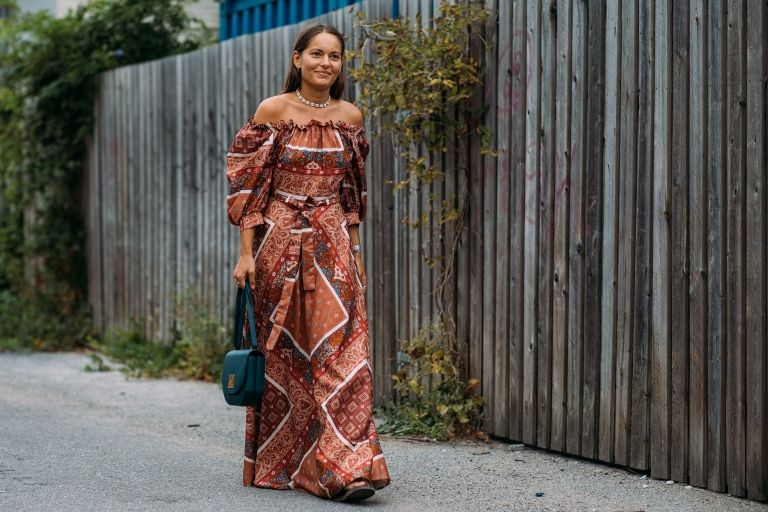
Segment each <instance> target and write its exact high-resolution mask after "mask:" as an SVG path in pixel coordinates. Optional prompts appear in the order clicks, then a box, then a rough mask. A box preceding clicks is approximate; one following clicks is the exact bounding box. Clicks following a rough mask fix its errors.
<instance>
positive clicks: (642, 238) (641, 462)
mask: <svg viewBox="0 0 768 512" xmlns="http://www.w3.org/2000/svg"><path fill="white" fill-rule="evenodd" d="M651 7H652V6H651V4H650V3H649V2H639V4H638V34H639V37H640V41H639V44H638V51H639V55H638V76H637V80H638V85H639V87H638V94H639V97H638V117H637V127H638V131H637V170H636V173H637V180H636V182H637V185H636V190H635V227H634V232H635V234H634V238H635V254H634V258H635V272H634V283H633V304H634V322H633V326H632V327H633V331H632V338H633V339H632V342H633V346H632V382H631V400H632V404H631V414H630V432H631V437H630V446H629V465H630V466H632V467H633V468H636V469H641V470H647V469H648V464H649V440H650V439H649V438H650V434H649V432H648V422H649V416H648V415H649V408H650V401H649V398H650V394H651V384H650V366H649V364H648V354H649V341H650V331H651V330H650V322H651V316H650V297H651V194H652V185H651V183H652V182H651V177H652V176H653V168H652V166H653V123H652V120H653V95H652V93H653V83H652V78H653V28H654V27H653V12H652V10H651Z"/></svg>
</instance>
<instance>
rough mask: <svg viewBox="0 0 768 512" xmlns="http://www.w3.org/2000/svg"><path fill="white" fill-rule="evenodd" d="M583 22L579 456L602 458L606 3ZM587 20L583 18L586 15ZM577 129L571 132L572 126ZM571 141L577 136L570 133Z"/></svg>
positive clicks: (594, 1)
mask: <svg viewBox="0 0 768 512" xmlns="http://www.w3.org/2000/svg"><path fill="white" fill-rule="evenodd" d="M586 16H587V18H588V20H585V21H583V23H586V24H587V25H588V26H587V29H586V30H587V36H586V37H587V41H586V49H585V54H586V67H587V71H586V73H585V75H584V79H585V80H586V84H585V85H586V91H587V92H586V94H587V97H586V112H585V113H584V118H585V124H586V126H585V127H584V129H583V131H582V133H583V136H582V137H581V141H582V143H581V144H580V146H581V147H582V148H583V149H582V153H583V154H584V156H585V161H584V171H583V172H584V188H585V191H584V194H585V215H584V233H583V236H584V238H585V243H584V253H585V270H584V272H585V273H584V320H583V326H584V327H583V328H584V335H583V336H584V356H583V368H584V373H583V386H582V387H583V395H582V411H583V412H582V428H581V431H582V440H581V455H582V456H584V457H590V458H597V457H598V448H599V443H598V424H599V423H598V422H599V417H600V414H599V413H600V401H601V394H600V374H601V361H600V344H601V324H602V317H601V314H602V284H601V283H602V268H601V267H602V265H601V259H600V256H601V247H602V243H603V240H602V223H603V220H602V207H603V189H602V179H601V178H602V172H603V144H604V142H603V135H604V131H603V130H604V119H605V113H604V111H603V97H604V95H605V87H606V85H605V76H604V74H603V73H604V71H603V67H604V61H605V4H604V3H603V2H601V1H599V0H591V1H590V2H589V3H588V4H587V9H586ZM582 20H583V17H582ZM572 133H573V130H572ZM571 138H572V140H575V139H573V135H571Z"/></svg>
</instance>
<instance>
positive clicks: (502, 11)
mask: <svg viewBox="0 0 768 512" xmlns="http://www.w3.org/2000/svg"><path fill="white" fill-rule="evenodd" d="M511 8H512V6H511V5H510V4H509V3H508V2H499V4H498V13H497V15H498V20H497V21H498V32H497V35H496V44H495V48H496V49H497V54H496V55H495V56H493V57H492V58H493V59H494V60H495V61H496V62H498V68H497V71H496V72H495V73H494V76H493V79H494V89H493V91H492V92H493V102H494V105H493V111H494V121H495V123H496V130H495V132H496V151H497V154H498V156H497V157H496V159H495V161H494V162H493V163H492V164H493V167H491V170H492V171H494V172H493V174H494V176H495V181H496V189H495V190H491V191H490V193H491V194H495V196H496V197H495V209H496V211H495V212H487V213H486V215H489V213H490V216H492V217H493V218H494V219H495V220H496V225H495V228H494V229H491V230H489V231H486V233H488V236H489V237H491V236H493V237H495V251H494V252H495V256H494V259H495V261H491V262H490V264H491V265H494V266H495V267H496V278H495V282H496V286H495V289H494V296H493V297H492V298H491V299H489V300H488V301H487V304H494V307H493V309H495V313H496V314H495V315H494V333H495V336H493V337H492V338H491V340H492V343H493V365H492V366H493V375H494V380H495V386H494V390H493V391H494V394H493V409H494V414H493V432H494V433H495V434H496V435H497V436H502V437H509V419H510V417H509V402H510V398H509V392H510V387H509V381H510V371H509V363H510V355H509V354H510V347H511V345H512V342H511V338H510V336H511V329H510V323H512V322H513V320H512V322H511V316H512V315H513V313H512V312H511V311H510V289H511V288H512V287H513V286H514V283H513V280H512V279H511V278H510V260H512V259H514V258H515V254H514V252H513V251H514V249H515V247H513V246H511V244H510V241H511V239H512V236H511V235H512V234H511V232H510V220H511V219H512V217H513V215H512V211H511V206H510V205H511V203H512V201H513V199H512V198H513V193H512V191H511V188H510V182H511V181H512V173H513V169H512V166H511V163H510V159H509V154H510V149H511V148H510V146H509V141H510V130H509V129H510V126H509V125H510V118H509V117H508V115H507V109H508V108H509V99H508V98H509V96H508V91H507V90H505V89H506V87H505V86H508V85H509V80H510V79H509V77H510V72H511V56H512V55H511V52H510V46H511V44H512V38H511V36H512V26H511V25H512V11H511ZM486 58H488V57H486ZM488 181H489V182H491V180H488ZM486 309H491V308H490V307H488V308H486ZM484 335H485V334H484Z"/></svg>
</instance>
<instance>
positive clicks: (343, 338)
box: [227, 25, 390, 501]
mask: <svg viewBox="0 0 768 512" xmlns="http://www.w3.org/2000/svg"><path fill="white" fill-rule="evenodd" d="M291 60H292V61H291V66H290V69H289V71H288V76H287V78H286V81H285V87H284V91H283V94H280V95H277V96H273V97H271V98H269V99H267V100H264V101H263V102H262V103H261V105H259V108H258V109H257V110H256V113H255V114H254V115H253V117H252V118H251V119H250V120H248V122H247V123H246V124H245V125H244V126H243V127H242V128H241V129H240V130H239V131H238V133H237V135H236V137H235V139H234V141H233V142H232V145H231V147H230V149H229V153H228V154H227V179H228V181H229V184H230V193H229V196H227V206H228V212H229V221H230V222H231V223H233V224H236V225H238V226H240V240H241V245H240V258H239V259H238V261H237V265H236V266H235V270H234V279H235V282H236V284H237V286H239V287H241V288H242V287H244V286H245V282H246V278H247V279H248V282H249V283H250V286H251V288H252V290H253V293H254V304H255V307H256V320H255V321H256V324H257V325H256V328H257V336H258V340H257V343H258V346H259V348H260V349H261V351H262V352H264V354H265V357H266V367H267V371H266V373H267V376H266V377H267V378H266V380H267V386H266V389H265V393H264V400H263V403H262V406H261V410H260V411H257V410H256V409H255V408H254V407H248V408H247V409H246V432H245V461H244V468H243V484H244V485H254V486H257V487H268V488H273V489H288V488H291V489H298V490H302V491H306V492H310V493H313V494H315V495H317V496H320V497H323V498H330V499H336V500H345V501H356V500H360V499H365V498H368V497H370V496H372V495H373V494H374V490H375V489H381V488H382V487H384V486H386V485H388V484H389V481H390V480H389V473H388V470H387V466H386V463H385V461H384V458H383V455H382V452H381V445H380V444H379V438H378V436H377V434H376V428H375V425H374V423H373V421H372V418H371V413H372V411H371V409H372V400H373V392H372V375H371V373H372V372H371V367H370V364H369V363H368V324H367V316H366V306H365V288H366V276H365V271H364V270H363V261H362V256H361V252H360V234H359V231H358V225H359V224H360V221H361V220H362V219H363V217H364V216H365V210H366V197H365V196H366V183H365V158H366V156H367V154H368V142H367V141H366V139H365V137H364V135H363V118H362V115H361V114H360V111H359V110H358V109H357V108H356V107H355V106H354V105H352V104H351V103H348V102H346V101H343V100H342V99H341V95H342V92H343V91H344V40H343V37H342V35H341V34H340V33H339V32H338V31H337V30H336V29H335V28H333V27H330V26H327V25H316V26H312V27H310V28H308V29H306V30H305V31H303V32H302V33H301V34H300V35H299V37H298V39H297V40H296V43H295V45H294V50H293V54H292V59H291ZM245 332H246V333H247V332H248V330H247V329H245ZM248 343H250V340H247V339H246V346H248Z"/></svg>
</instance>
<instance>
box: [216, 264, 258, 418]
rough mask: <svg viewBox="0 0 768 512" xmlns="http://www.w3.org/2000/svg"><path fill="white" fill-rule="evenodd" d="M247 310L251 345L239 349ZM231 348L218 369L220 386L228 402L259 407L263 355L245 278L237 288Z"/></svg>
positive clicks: (248, 287) (248, 286)
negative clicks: (219, 369)
mask: <svg viewBox="0 0 768 512" xmlns="http://www.w3.org/2000/svg"><path fill="white" fill-rule="evenodd" d="M246 310H247V312H248V329H249V331H250V334H251V348H242V339H243V320H244V316H245V312H246ZM232 343H233V344H234V345H235V349H234V350H230V351H229V352H227V355H226V356H225V357H224V369H223V371H222V372H221V389H222V391H223V392H224V399H225V400H226V401H227V403H228V404H229V405H240V406H247V405H252V406H260V405H261V397H262V396H264V381H265V378H266V377H265V375H264V373H265V366H264V354H262V353H261V352H259V350H258V349H257V348H256V347H257V346H258V344H257V342H256V324H255V322H254V321H253V297H251V287H250V285H249V284H248V280H247V279H246V281H245V288H238V289H237V300H236V302H235V334H234V337H233V341H232Z"/></svg>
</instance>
